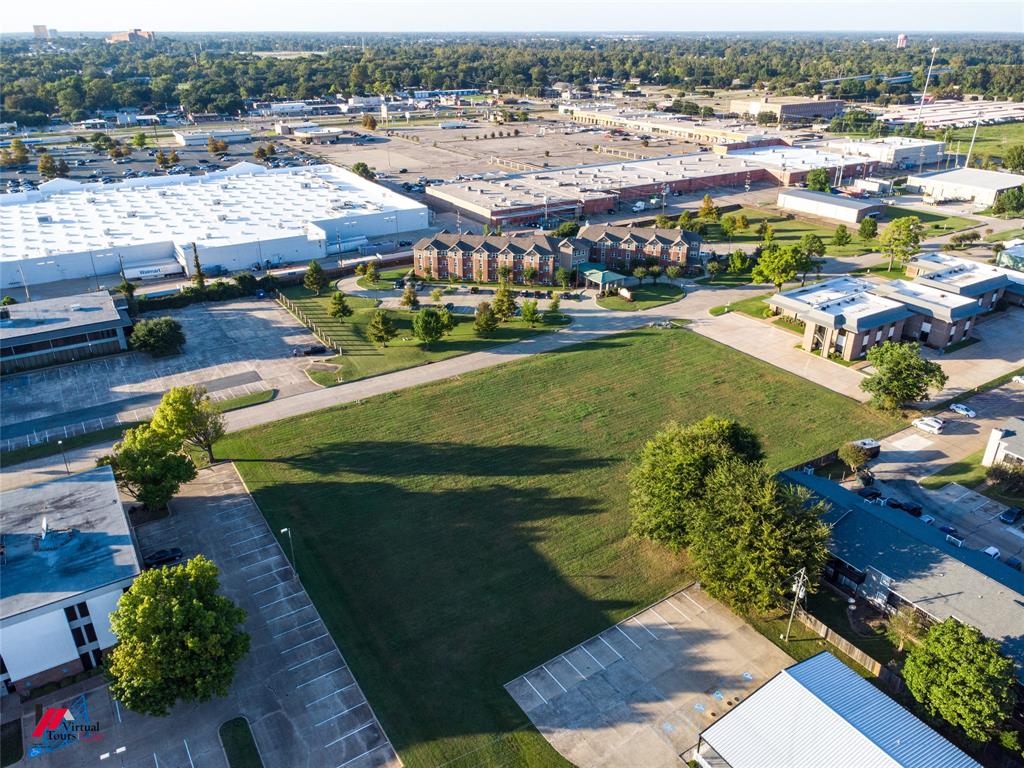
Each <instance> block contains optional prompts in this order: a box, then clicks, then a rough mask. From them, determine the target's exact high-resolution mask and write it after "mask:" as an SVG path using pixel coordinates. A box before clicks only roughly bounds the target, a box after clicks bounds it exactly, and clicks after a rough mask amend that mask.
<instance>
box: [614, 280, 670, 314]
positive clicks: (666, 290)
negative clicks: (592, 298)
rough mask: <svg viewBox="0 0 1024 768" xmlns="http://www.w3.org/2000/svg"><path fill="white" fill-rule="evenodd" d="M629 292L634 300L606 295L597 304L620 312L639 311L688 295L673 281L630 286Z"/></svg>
mask: <svg viewBox="0 0 1024 768" xmlns="http://www.w3.org/2000/svg"><path fill="white" fill-rule="evenodd" d="M629 292H630V293H631V294H632V296H633V300H632V301H627V300H626V299H624V298H623V297H622V296H605V297H604V298H601V299H598V300H597V305H598V306H599V307H601V308H603V309H614V310H616V311H619V312H638V311H641V310H645V309H653V308H654V307H660V306H663V305H665V304H671V303H672V302H674V301H679V299H681V298H683V297H684V296H686V291H684V290H683V289H682V288H680V287H679V286H678V285H674V284H672V283H654V284H652V285H641V286H636V287H634V288H630V289H629Z"/></svg>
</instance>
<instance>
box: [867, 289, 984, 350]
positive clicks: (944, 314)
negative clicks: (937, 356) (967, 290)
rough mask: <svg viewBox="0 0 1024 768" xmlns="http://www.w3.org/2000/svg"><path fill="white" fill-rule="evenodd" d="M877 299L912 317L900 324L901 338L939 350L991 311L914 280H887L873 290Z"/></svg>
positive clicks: (974, 302)
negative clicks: (902, 308)
mask: <svg viewBox="0 0 1024 768" xmlns="http://www.w3.org/2000/svg"><path fill="white" fill-rule="evenodd" d="M873 291H874V293H875V294H876V295H878V296H884V297H886V298H890V299H893V300H894V301H898V302H900V303H901V304H903V305H904V306H906V307H908V308H909V309H910V310H911V311H912V314H911V316H910V317H909V318H907V321H906V322H905V323H904V324H903V338H904V339H905V340H907V341H919V342H921V343H922V344H924V345H926V346H929V347H934V348H935V349H943V348H944V347H948V346H949V345H950V344H955V343H956V342H958V341H960V340H962V339H963V338H965V337H966V336H967V335H968V334H969V333H970V331H971V327H972V326H973V325H974V323H975V317H977V316H978V315H980V314H981V313H982V312H986V311H988V310H990V309H992V308H993V307H992V305H985V306H984V307H982V305H981V304H979V303H978V302H977V301H975V300H974V299H972V298H969V297H967V296H959V295H957V294H956V293H950V292H947V291H943V290H941V289H939V288H934V287H932V286H930V285H926V284H923V283H920V282H917V281H914V282H910V281H909V280H890V281H887V282H883V283H879V284H878V285H876V286H875V287H874V289H873Z"/></svg>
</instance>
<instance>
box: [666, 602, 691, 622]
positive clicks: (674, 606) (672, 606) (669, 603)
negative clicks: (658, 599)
mask: <svg viewBox="0 0 1024 768" xmlns="http://www.w3.org/2000/svg"><path fill="white" fill-rule="evenodd" d="M665 604H666V605H667V606H668V607H669V608H672V609H673V610H674V611H675V612H676V613H678V614H679V615H680V616H682V617H683V618H684V619H686V620H687V621H692V619H691V618H690V617H689V616H687V615H686V614H685V613H683V611H682V610H681V609H680V608H679V606H677V605H676V604H675V603H673V602H671V601H670V600H666V601H665Z"/></svg>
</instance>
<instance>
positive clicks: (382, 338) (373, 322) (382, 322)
mask: <svg viewBox="0 0 1024 768" xmlns="http://www.w3.org/2000/svg"><path fill="white" fill-rule="evenodd" d="M366 335H367V337H368V338H369V339H370V341H372V342H373V343H374V344H380V345H381V346H382V347H387V345H388V342H389V341H391V340H392V339H393V338H395V336H397V335H398V330H397V329H396V328H395V323H394V321H393V320H392V319H391V316H390V315H389V314H388V313H387V312H385V311H384V310H383V309H378V310H377V311H376V312H374V313H373V317H372V318H370V324H369V325H367V326H366Z"/></svg>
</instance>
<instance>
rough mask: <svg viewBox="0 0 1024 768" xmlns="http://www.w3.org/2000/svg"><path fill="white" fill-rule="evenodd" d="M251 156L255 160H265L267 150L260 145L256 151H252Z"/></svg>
mask: <svg viewBox="0 0 1024 768" xmlns="http://www.w3.org/2000/svg"><path fill="white" fill-rule="evenodd" d="M252 156H253V157H255V158H256V159H257V160H266V159H267V148H266V147H264V146H263V145H262V144H260V145H259V146H258V147H256V149H254V150H253V153H252Z"/></svg>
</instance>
